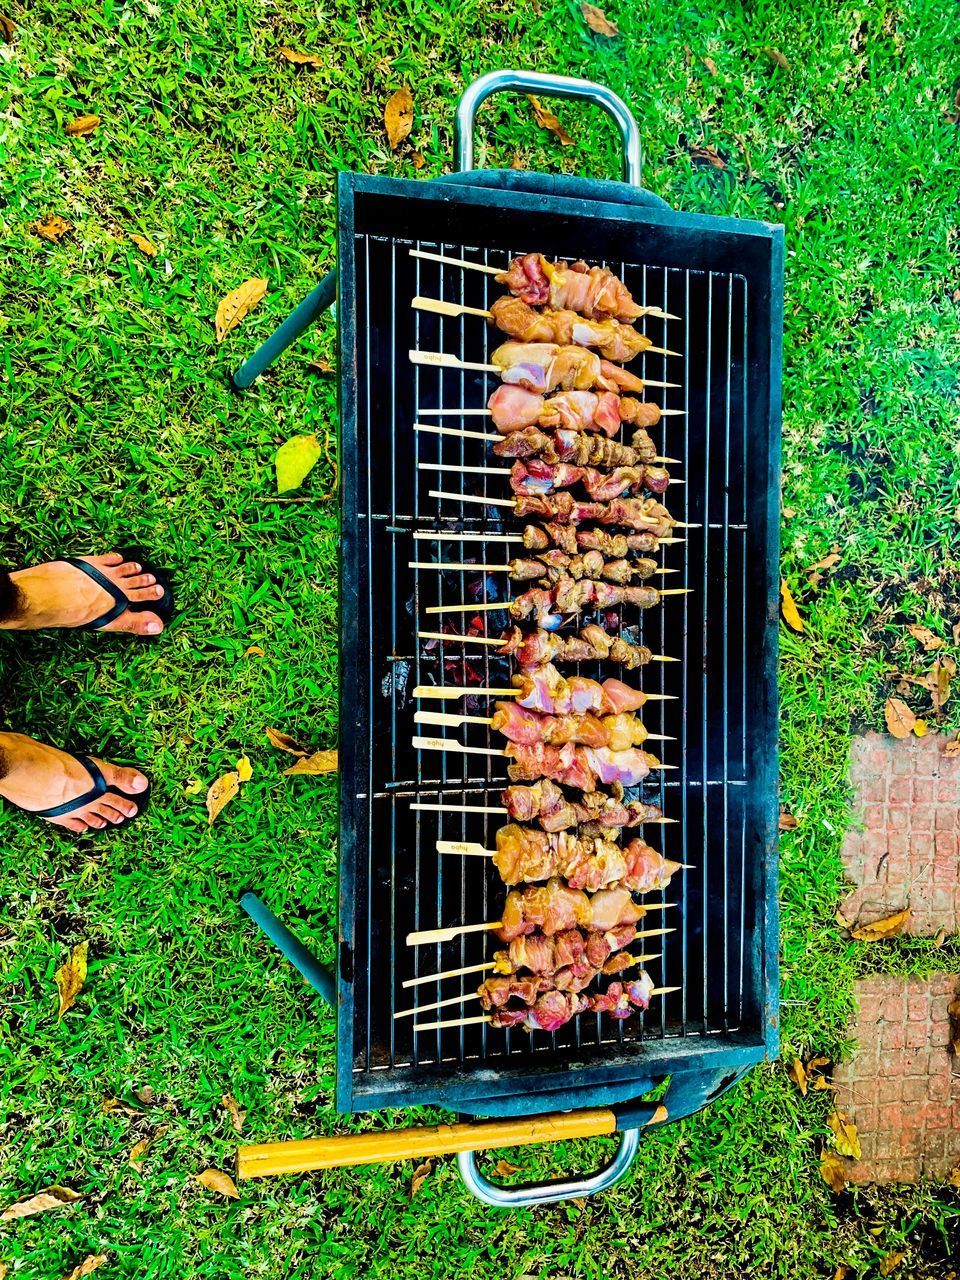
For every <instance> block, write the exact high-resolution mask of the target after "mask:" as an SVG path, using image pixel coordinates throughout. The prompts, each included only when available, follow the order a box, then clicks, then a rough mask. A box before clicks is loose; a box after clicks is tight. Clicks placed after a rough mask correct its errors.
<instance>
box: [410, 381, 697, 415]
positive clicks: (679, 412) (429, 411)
mask: <svg viewBox="0 0 960 1280" xmlns="http://www.w3.org/2000/svg"><path fill="white" fill-rule="evenodd" d="M648 385H650V386H653V385H654V384H653V383H650V384H648ZM417 412H418V413H419V414H420V415H421V417H430V418H492V417H493V410H492V409H466V408H463V407H461V408H459V409H422V408H421V409H418V410H417ZM685 414H686V409H661V410H660V416H661V417H662V418H682V417H683V416H684V415H685ZM534 425H535V424H534Z"/></svg>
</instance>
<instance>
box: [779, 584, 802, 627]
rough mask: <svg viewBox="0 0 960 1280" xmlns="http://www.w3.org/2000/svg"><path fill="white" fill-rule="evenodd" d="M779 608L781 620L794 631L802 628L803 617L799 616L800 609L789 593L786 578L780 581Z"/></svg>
mask: <svg viewBox="0 0 960 1280" xmlns="http://www.w3.org/2000/svg"><path fill="white" fill-rule="evenodd" d="M780 609H781V612H782V613H783V620H784V622H785V623H786V624H787V626H788V627H791V628H792V629H793V630H794V631H802V630H803V619H802V618H801V617H800V611H799V609H798V608H797V606H796V602H795V601H794V598H793V596H792V595H791V594H790V588H789V587H788V586H787V583H786V579H784V580H783V581H782V582H781V583H780Z"/></svg>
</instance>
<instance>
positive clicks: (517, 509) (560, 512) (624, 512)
mask: <svg viewBox="0 0 960 1280" xmlns="http://www.w3.org/2000/svg"><path fill="white" fill-rule="evenodd" d="M429 495H430V497H431V498H452V499H453V500H454V501H455V502H475V503H479V505H480V506H482V507H511V508H512V509H513V514H514V515H515V516H517V517H518V519H523V518H524V516H542V517H544V518H546V519H547V520H554V521H559V522H561V523H563V524H572V525H579V524H585V523H586V522H587V521H588V520H596V521H598V522H599V523H600V524H618V525H625V526H626V527H627V528H628V529H637V530H647V531H649V532H654V531H656V536H657V537H661V536H665V534H666V533H667V532H669V530H670V529H699V528H700V527H701V526H700V525H699V524H686V523H685V522H684V521H683V520H674V518H673V516H671V514H670V512H669V511H668V510H667V509H666V507H664V506H661V504H660V503H659V502H657V501H655V499H653V498H614V499H613V500H612V501H610V502H578V501H577V500H576V499H575V498H574V497H573V495H572V494H571V493H569V492H568V491H567V490H561V492H560V493H554V494H539V493H527V494H518V495H517V497H515V498H483V497H481V496H480V495H479V494H472V493H450V492H448V491H446V490H444V489H431V490H429Z"/></svg>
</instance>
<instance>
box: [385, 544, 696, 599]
mask: <svg viewBox="0 0 960 1280" xmlns="http://www.w3.org/2000/svg"><path fill="white" fill-rule="evenodd" d="M530 559H531V560H536V559H537V556H536V554H532V555H531V556H530ZM407 568H408V569H436V570H438V571H439V572H441V573H445V572H446V571H447V570H448V569H449V570H450V571H451V572H457V573H510V572H512V569H513V566H512V565H509V564H471V562H470V561H469V560H409V561H408V562H407ZM549 569H550V566H549V565H544V566H543V576H544V577H546V576H547V573H548V571H549ZM679 572H680V570H679V569H655V570H654V571H653V573H652V574H651V577H654V578H662V577H665V576H666V575H667V574H668V573H679ZM524 581H525V582H530V581H534V579H530V578H525V579H524ZM691 589H692V588H691ZM661 594H662V593H661Z"/></svg>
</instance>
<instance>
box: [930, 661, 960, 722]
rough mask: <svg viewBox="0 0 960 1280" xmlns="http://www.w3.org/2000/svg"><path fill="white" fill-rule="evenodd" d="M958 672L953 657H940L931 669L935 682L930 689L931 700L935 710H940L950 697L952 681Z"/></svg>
mask: <svg viewBox="0 0 960 1280" xmlns="http://www.w3.org/2000/svg"><path fill="white" fill-rule="evenodd" d="M956 674H957V664H956V663H955V662H954V660H953V659H952V658H938V659H937V660H936V662H935V663H934V664H933V666H932V667H931V669H930V672H929V678H930V680H931V681H932V683H933V687H932V688H931V690H930V701H931V702H932V703H933V709H934V711H940V710H941V708H942V707H943V705H944V703H945V702H946V701H947V700H948V698H949V697H950V681H951V680H952V679H953V677H954V676H955V675H956Z"/></svg>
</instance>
